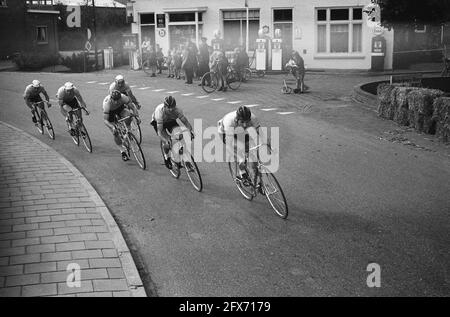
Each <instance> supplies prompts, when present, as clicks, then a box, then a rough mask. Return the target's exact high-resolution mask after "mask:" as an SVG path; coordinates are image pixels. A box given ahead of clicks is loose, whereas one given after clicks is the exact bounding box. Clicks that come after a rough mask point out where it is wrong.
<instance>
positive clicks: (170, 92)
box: [167, 90, 178, 94]
mask: <svg viewBox="0 0 450 317" xmlns="http://www.w3.org/2000/svg"><path fill="white" fill-rule="evenodd" d="M176 92H178V90H174V91H168V92H167V93H168V94H174V93H176Z"/></svg>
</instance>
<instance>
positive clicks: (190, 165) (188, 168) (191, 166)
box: [185, 162, 194, 172]
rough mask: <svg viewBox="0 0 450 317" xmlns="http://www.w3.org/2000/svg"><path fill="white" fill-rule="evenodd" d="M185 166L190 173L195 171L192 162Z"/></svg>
mask: <svg viewBox="0 0 450 317" xmlns="http://www.w3.org/2000/svg"><path fill="white" fill-rule="evenodd" d="M185 166H186V170H187V171H188V172H193V171H194V166H193V165H192V163H191V162H186V164H185Z"/></svg>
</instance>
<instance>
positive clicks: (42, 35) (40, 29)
mask: <svg viewBox="0 0 450 317" xmlns="http://www.w3.org/2000/svg"><path fill="white" fill-rule="evenodd" d="M36 42H37V43H38V44H47V43H48V38H47V27H46V26H37V27H36Z"/></svg>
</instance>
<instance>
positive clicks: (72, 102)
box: [56, 82, 88, 135]
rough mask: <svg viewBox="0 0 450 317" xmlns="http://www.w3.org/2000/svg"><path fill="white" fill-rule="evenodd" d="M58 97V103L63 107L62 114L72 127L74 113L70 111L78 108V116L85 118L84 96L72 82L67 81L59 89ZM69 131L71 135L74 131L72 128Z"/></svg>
mask: <svg viewBox="0 0 450 317" xmlns="http://www.w3.org/2000/svg"><path fill="white" fill-rule="evenodd" d="M56 98H57V99H58V103H59V106H60V108H61V114H62V115H63V116H64V118H65V119H66V121H67V122H68V123H69V125H70V126H71V127H72V113H71V112H70V111H72V110H76V112H77V116H78V118H80V120H82V119H83V117H82V114H81V107H83V108H84V109H86V111H87V107H86V103H85V102H84V100H83V97H81V94H80V92H79V91H78V89H77V88H76V87H75V86H74V85H73V84H72V83H71V82H67V83H65V84H64V86H62V87H60V88H59V89H58V92H57V93H56ZM80 104H81V105H80ZM86 114H88V112H86ZM69 131H70V134H71V135H72V134H73V133H74V132H73V129H72V128H71V129H70V130H69Z"/></svg>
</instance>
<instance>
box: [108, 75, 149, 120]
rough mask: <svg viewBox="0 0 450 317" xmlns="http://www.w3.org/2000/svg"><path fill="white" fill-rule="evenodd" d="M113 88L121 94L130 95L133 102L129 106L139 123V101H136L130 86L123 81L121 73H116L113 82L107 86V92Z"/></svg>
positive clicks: (110, 91)
mask: <svg viewBox="0 0 450 317" xmlns="http://www.w3.org/2000/svg"><path fill="white" fill-rule="evenodd" d="M114 90H118V91H119V92H120V93H121V94H124V95H125V96H128V97H130V99H131V101H132V102H133V103H132V104H131V106H130V109H131V110H132V111H133V113H134V114H135V115H136V119H137V120H138V123H140V118H139V112H138V109H141V105H140V103H139V102H138V101H137V99H136V97H135V96H134V94H133V92H132V91H131V88H130V86H129V85H128V84H127V83H126V82H125V79H124V77H123V76H122V75H117V76H116V78H115V80H114V82H113V83H111V85H110V86H109V93H110V94H111V93H112V92H113V91H114Z"/></svg>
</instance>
